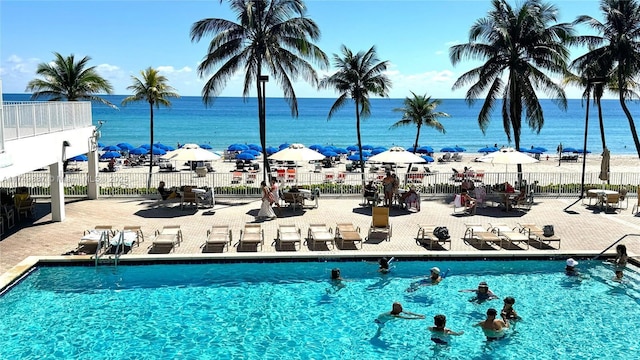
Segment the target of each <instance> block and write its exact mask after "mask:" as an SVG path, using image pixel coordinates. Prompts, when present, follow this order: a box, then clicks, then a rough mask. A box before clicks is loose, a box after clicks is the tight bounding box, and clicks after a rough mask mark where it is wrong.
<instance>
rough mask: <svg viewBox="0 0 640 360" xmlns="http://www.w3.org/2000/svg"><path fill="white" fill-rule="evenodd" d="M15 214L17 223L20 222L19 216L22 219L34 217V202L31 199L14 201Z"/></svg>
mask: <svg viewBox="0 0 640 360" xmlns="http://www.w3.org/2000/svg"><path fill="white" fill-rule="evenodd" d="M15 206H16V213H17V214H18V221H20V217H21V215H23V216H22V218H27V217H34V216H35V208H36V201H35V199H34V198H32V197H30V196H29V197H26V198H24V199H20V200H18V201H16V204H15Z"/></svg>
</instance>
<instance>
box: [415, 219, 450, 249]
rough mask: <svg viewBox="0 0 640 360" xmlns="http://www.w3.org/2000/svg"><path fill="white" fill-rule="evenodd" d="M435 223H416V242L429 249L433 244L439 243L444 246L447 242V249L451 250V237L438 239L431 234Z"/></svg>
mask: <svg viewBox="0 0 640 360" xmlns="http://www.w3.org/2000/svg"><path fill="white" fill-rule="evenodd" d="M436 227H437V226H435V225H424V224H422V225H418V235H417V236H416V243H417V244H418V245H420V246H426V247H428V248H429V250H433V245H436V244H439V245H440V246H442V247H443V248H444V245H445V244H447V243H448V244H449V250H451V238H448V239H440V238H438V237H437V236H435V235H434V234H433V231H434V230H435V229H436Z"/></svg>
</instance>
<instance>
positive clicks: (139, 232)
mask: <svg viewBox="0 0 640 360" xmlns="http://www.w3.org/2000/svg"><path fill="white" fill-rule="evenodd" d="M122 230H123V231H133V232H134V233H135V234H136V243H138V244H139V243H141V242H144V234H143V233H142V227H140V225H127V226H125V227H123V228H122Z"/></svg>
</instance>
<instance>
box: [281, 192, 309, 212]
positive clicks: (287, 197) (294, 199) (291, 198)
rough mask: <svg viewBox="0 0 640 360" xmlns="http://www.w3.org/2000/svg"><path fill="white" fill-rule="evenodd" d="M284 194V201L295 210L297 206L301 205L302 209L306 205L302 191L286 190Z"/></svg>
mask: <svg viewBox="0 0 640 360" xmlns="http://www.w3.org/2000/svg"><path fill="white" fill-rule="evenodd" d="M282 195H283V196H282V200H283V201H284V203H285V204H287V205H289V206H291V207H292V208H293V211H296V207H300V209H302V207H303V206H304V197H303V195H302V194H301V193H294V192H284V193H282Z"/></svg>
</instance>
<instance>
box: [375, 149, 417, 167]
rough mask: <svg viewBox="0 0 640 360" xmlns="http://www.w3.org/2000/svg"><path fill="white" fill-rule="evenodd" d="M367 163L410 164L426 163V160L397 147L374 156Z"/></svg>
mask: <svg viewBox="0 0 640 360" xmlns="http://www.w3.org/2000/svg"><path fill="white" fill-rule="evenodd" d="M367 161H368V162H381V163H394V164H409V163H423V162H425V160H424V159H423V158H421V157H420V156H418V155H416V154H414V153H411V152H409V151H407V150H405V149H404V148H403V147H400V146H395V147H392V148H391V149H389V150H387V151H384V152H381V153H380V154H377V155H373V156H372V157H370V158H369V160H367Z"/></svg>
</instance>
